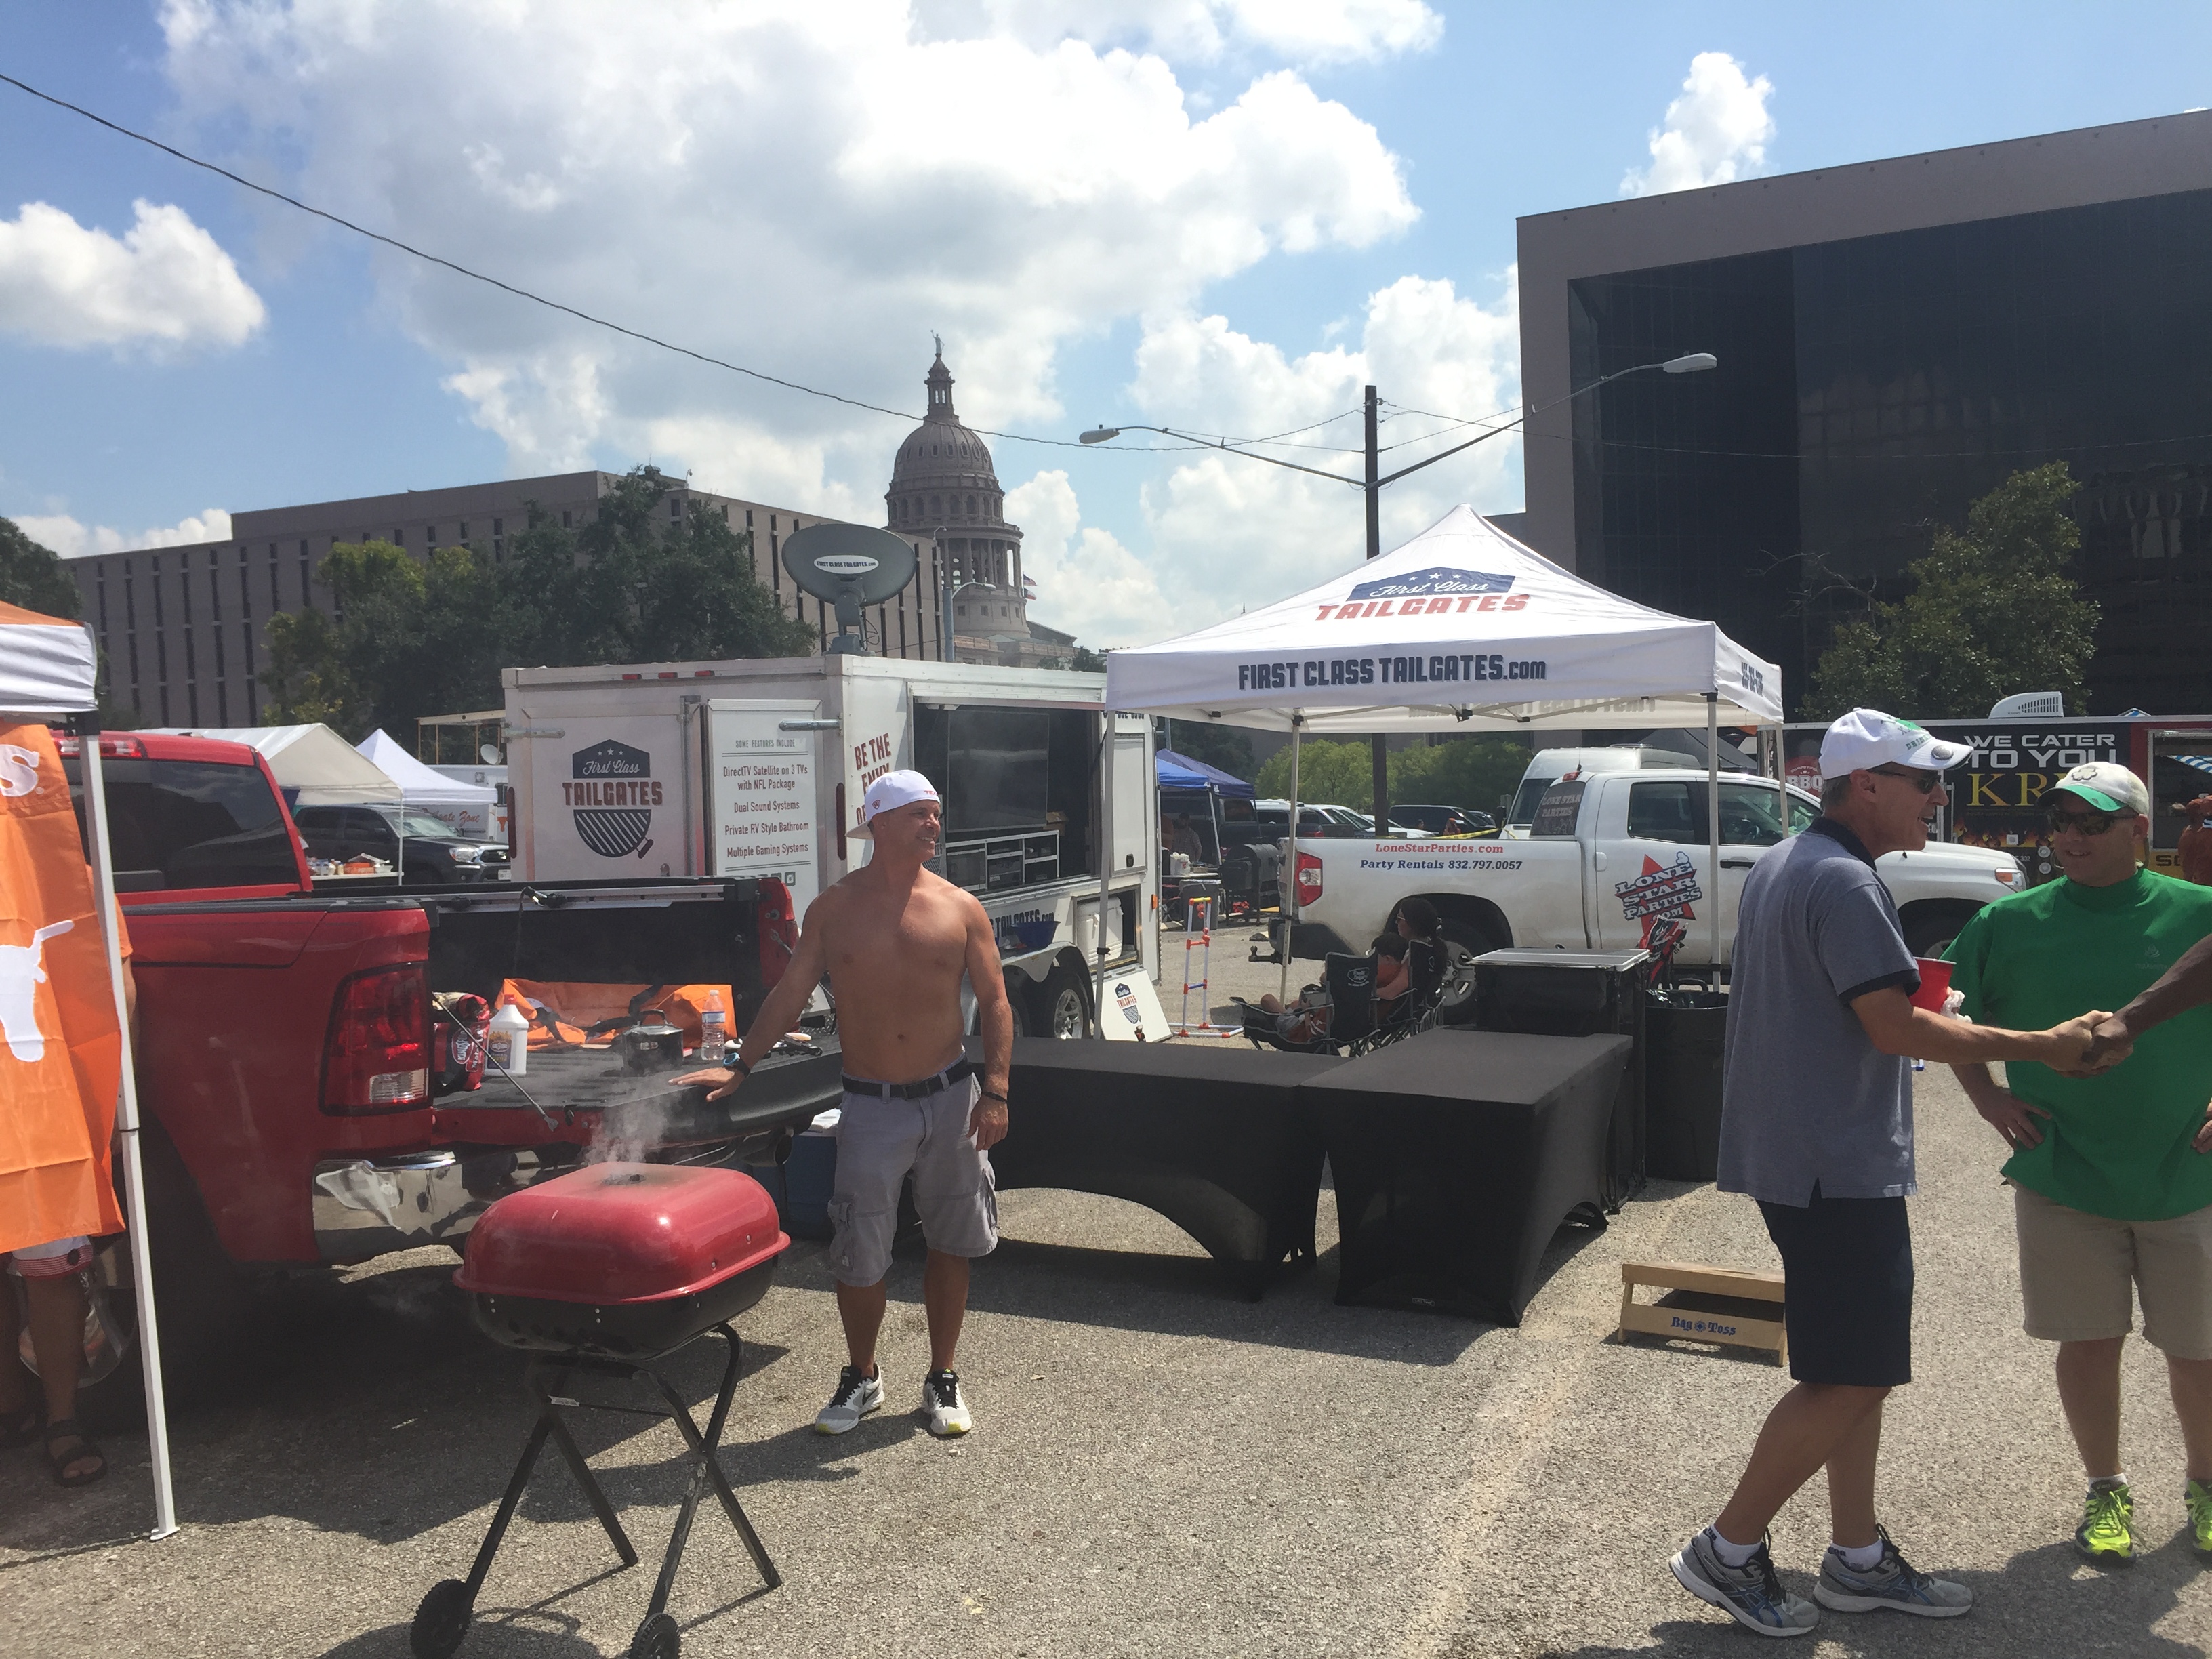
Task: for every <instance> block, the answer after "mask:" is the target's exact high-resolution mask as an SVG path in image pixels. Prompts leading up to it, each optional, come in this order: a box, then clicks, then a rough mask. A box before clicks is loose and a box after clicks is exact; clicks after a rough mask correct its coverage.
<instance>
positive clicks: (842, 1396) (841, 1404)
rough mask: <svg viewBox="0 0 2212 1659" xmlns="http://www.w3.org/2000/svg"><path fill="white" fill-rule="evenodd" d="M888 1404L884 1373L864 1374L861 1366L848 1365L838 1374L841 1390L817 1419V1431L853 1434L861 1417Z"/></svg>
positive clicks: (815, 1430) (815, 1421)
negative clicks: (885, 1394) (859, 1367)
mask: <svg viewBox="0 0 2212 1659" xmlns="http://www.w3.org/2000/svg"><path fill="white" fill-rule="evenodd" d="M883 1403H884V1383H883V1377H882V1376H881V1374H880V1372H879V1373H878V1375H877V1376H861V1375H860V1370H858V1368H857V1367H854V1366H852V1365H848V1366H846V1367H845V1369H844V1370H842V1371H839V1372H838V1373H837V1392H836V1393H835V1394H833V1395H830V1396H829V1404H828V1405H826V1406H824V1407H823V1408H822V1413H821V1415H820V1416H818V1417H817V1418H816V1419H814V1432H815V1433H817V1434H850V1433H851V1432H852V1431H854V1429H857V1428H859V1427H860V1419H862V1418H864V1417H866V1415H867V1414H868V1413H870V1412H872V1411H876V1410H878V1409H879V1408H880V1407H882V1405H883Z"/></svg>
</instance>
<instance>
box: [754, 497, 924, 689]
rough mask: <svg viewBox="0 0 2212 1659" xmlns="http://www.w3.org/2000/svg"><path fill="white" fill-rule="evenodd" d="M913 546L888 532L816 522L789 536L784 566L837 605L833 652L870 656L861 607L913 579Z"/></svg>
mask: <svg viewBox="0 0 2212 1659" xmlns="http://www.w3.org/2000/svg"><path fill="white" fill-rule="evenodd" d="M783 568H785V569H786V570H788V571H789V572H790V573H791V577H792V580H793V581H795V582H797V583H798V584H799V587H800V588H801V590H803V591H804V592H808V593H811V594H812V595H814V597H815V598H816V599H823V600H826V601H827V602H828V603H829V604H831V605H835V606H836V607H837V635H836V638H835V639H833V640H831V641H829V649H830V650H832V651H839V652H849V653H854V654H855V655H860V656H865V655H866V654H867V647H866V644H865V643H864V641H863V634H862V628H861V620H860V609H861V607H862V606H863V605H881V604H882V603H884V600H886V599H890V597H891V596H892V595H893V594H895V593H896V592H898V591H899V590H900V589H901V588H902V587H904V586H906V585H907V584H908V582H910V581H912V580H914V574H915V553H914V549H913V548H912V547H910V546H908V544H906V543H904V542H902V541H901V540H900V539H899V538H897V537H896V536H894V535H892V534H891V532H890V531H888V530H876V529H872V528H871V527H869V526H866V525H858V524H836V523H829V524H811V525H809V526H806V528H805V529H804V530H794V531H793V532H792V533H791V534H790V535H788V536H787V537H785V538H784V541H783Z"/></svg>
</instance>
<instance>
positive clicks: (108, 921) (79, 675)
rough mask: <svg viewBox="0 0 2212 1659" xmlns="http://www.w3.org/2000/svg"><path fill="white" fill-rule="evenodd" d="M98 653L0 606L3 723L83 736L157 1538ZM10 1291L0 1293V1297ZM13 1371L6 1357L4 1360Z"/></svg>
mask: <svg viewBox="0 0 2212 1659" xmlns="http://www.w3.org/2000/svg"><path fill="white" fill-rule="evenodd" d="M98 665H99V654H98V653H97V652H96V651H95V650H94V647H93V642H92V632H91V630H90V629H88V628H86V627H85V626H84V625H83V624H82V623H73V622H66V621H64V620H63V619H62V618H61V617H44V616H40V614H39V613H38V612H37V611H26V610H23V609H22V608H21V607H20V606H17V605H5V604H0V714H26V715H29V716H32V717H33V718H34V719H36V718H52V717H56V716H62V715H75V716H78V717H79V718H78V719H76V720H72V721H71V722H70V723H71V725H72V726H76V728H77V729H78V731H79V733H80V736H81V738H82V742H81V744H80V747H79V750H78V754H79V760H78V764H79V765H80V766H81V767H82V769H83V781H84V823H85V829H86V838H87V840H88V842H90V843H91V848H92V897H93V904H94V908H96V909H97V910H98V911H99V913H100V939H101V943H102V944H103V945H105V946H106V951H107V983H108V990H109V993H110V994H111V995H112V996H113V998H114V999H115V1023H116V1024H117V1026H118V1028H120V1032H121V1038H122V1048H123V1053H122V1077H121V1082H120V1085H119V1087H118V1090H117V1093H116V1101H115V1135H116V1142H117V1145H116V1161H117V1162H118V1164H120V1165H121V1166H122V1170H123V1213H124V1220H125V1225H126V1227H128V1229H129V1233H130V1240H131V1297H132V1300H133V1301H134V1302H135V1303H136V1304H137V1315H138V1363H139V1371H140V1375H141V1376H142V1378H143V1382H144V1385H145V1390H146V1434H147V1440H148V1446H147V1451H148V1455H149V1462H151V1463H152V1465H153V1473H154V1530H153V1532H152V1534H150V1536H152V1537H155V1538H167V1537H168V1536H169V1535H170V1534H172V1533H173V1532H175V1531H176V1529H177V1494H176V1485H175V1481H174V1479H173V1475H172V1473H171V1470H170V1465H169V1414H168V1408H167V1405H166V1404H165V1403H164V1401H163V1399H162V1394H161V1328H160V1324H159V1322H158V1321H157V1319H156V1316H155V1305H154V1253H153V1246H152V1240H151V1237H150V1235H149V1231H148V1229H147V1224H146V1170H145V1163H144V1160H143V1158H142V1156H141V1154H140V1150H139V1142H138V1137H139V1133H140V1128H139V1124H140V1119H139V1113H138V1079H137V1057H136V1056H135V1055H134V1054H132V1053H131V1047H132V1045H131V1019H130V1015H129V1012H128V1009H127V1005H126V1000H125V996H124V992H123V947H122V941H121V940H120V939H118V937H117V934H116V928H115V913H116V902H115V862H114V860H113V858H112V855H111V854H110V852H109V848H108V832H107V792H106V787H105V784H104V781H103V780H102V777H101V773H100V740H99V738H97V737H96V736H94V733H95V732H97V731H98V730H99V725H100V723H99V721H98V720H96V719H89V718H86V717H88V716H91V715H92V714H94V712H95V711H96V710H97V709H98V708H99V706H100V704H99V698H98V696H97V695H96V693H95V690H94V684H95V680H96V677H97V674H98ZM6 1293H7V1286H5V1285H0V1295H4V1294H6ZM9 1363H11V1364H12V1363H13V1356H9Z"/></svg>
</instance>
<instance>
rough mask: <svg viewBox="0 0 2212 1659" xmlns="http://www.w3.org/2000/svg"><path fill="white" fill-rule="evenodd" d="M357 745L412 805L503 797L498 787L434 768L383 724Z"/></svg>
mask: <svg viewBox="0 0 2212 1659" xmlns="http://www.w3.org/2000/svg"><path fill="white" fill-rule="evenodd" d="M357 747H358V748H359V750H360V752H361V753H362V755H363V756H365V757H367V758H368V762H369V763H370V764H371V765H373V766H374V767H375V768H376V769H377V770H379V771H380V772H381V773H383V774H384V775H386V777H388V778H390V779H391V780H392V781H393V782H394V783H396V784H398V786H399V793H400V795H401V797H402V798H403V799H404V800H405V801H406V803H407V805H410V806H423V807H440V806H480V807H487V808H489V807H490V806H492V805H495V804H496V803H497V802H498V800H499V791H498V790H496V789H491V788H487V787H484V786H483V784H477V783H463V782H461V781H459V780H458V779H456V778H450V777H447V775H445V774H444V773H442V772H434V771H432V770H431V769H429V768H428V767H427V766H425V765H423V764H422V762H421V761H418V760H416V758H415V757H414V756H412V755H410V754H409V753H408V752H407V750H406V748H405V747H404V745H403V744H401V743H400V741H399V740H398V738H395V737H393V736H392V735H391V734H390V733H389V732H386V731H384V730H383V729H382V728H381V727H379V728H378V729H377V730H376V731H374V732H370V733H369V734H368V736H367V737H365V738H362V740H361V742H360V744H358V745H357Z"/></svg>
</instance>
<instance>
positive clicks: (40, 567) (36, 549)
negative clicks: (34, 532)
mask: <svg viewBox="0 0 2212 1659" xmlns="http://www.w3.org/2000/svg"><path fill="white" fill-rule="evenodd" d="M0 602H5V603H6V604H9V605H21V606H22V607H23V609H25V610H26V611H37V612H39V614H40V615H41V616H46V617H77V616H82V615H83V613H84V595H83V594H82V593H80V592H78V591H77V586H76V580H74V579H73V578H72V577H71V576H70V574H69V572H68V571H66V570H64V569H63V568H62V562H61V556H60V555H59V554H58V553H56V552H55V551H54V550H52V548H48V547H42V546H40V544H38V543H37V542H34V541H33V540H32V539H31V538H29V537H28V536H27V535H25V534H24V533H23V532H22V529H21V526H18V525H17V524H16V523H15V520H13V519H0Z"/></svg>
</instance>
